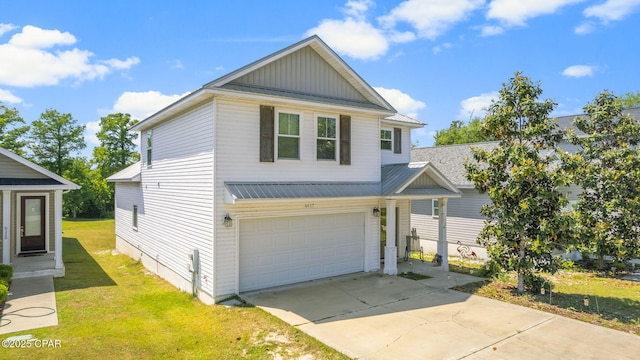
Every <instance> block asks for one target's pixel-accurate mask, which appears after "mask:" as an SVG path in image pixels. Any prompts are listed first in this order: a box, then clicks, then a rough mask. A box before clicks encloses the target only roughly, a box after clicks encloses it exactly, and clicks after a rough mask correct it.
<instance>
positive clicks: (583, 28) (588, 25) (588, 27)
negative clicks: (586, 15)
mask: <svg viewBox="0 0 640 360" xmlns="http://www.w3.org/2000/svg"><path fill="white" fill-rule="evenodd" d="M594 29H595V26H594V24H593V23H592V22H590V21H585V22H583V23H582V24H580V25H578V26H576V28H575V29H573V33H574V34H576V35H585V34H589V33H590V32H592V31H593V30H594Z"/></svg>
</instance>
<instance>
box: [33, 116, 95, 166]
mask: <svg viewBox="0 0 640 360" xmlns="http://www.w3.org/2000/svg"><path fill="white" fill-rule="evenodd" d="M84 129H85V127H84V125H77V121H76V120H75V119H74V118H73V117H72V116H71V114H60V113H59V112H58V111H57V110H54V109H48V110H47V111H45V112H43V113H42V114H41V115H40V118H39V119H38V120H35V121H33V122H32V123H31V135H30V140H31V143H30V144H29V148H30V149H31V151H32V152H33V158H34V160H35V162H36V163H38V164H39V165H40V166H42V167H44V168H46V169H48V170H50V171H52V172H54V173H56V174H58V175H62V173H64V171H65V170H67V168H68V167H69V166H70V164H71V159H72V157H73V155H75V154H76V153H77V152H79V151H80V150H82V149H84V148H85V147H86V146H87V145H86V143H85V141H84Z"/></svg>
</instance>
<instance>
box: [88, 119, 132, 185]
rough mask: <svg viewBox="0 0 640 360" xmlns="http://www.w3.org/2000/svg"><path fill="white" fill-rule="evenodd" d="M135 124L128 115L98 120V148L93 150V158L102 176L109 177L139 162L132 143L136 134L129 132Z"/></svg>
mask: <svg viewBox="0 0 640 360" xmlns="http://www.w3.org/2000/svg"><path fill="white" fill-rule="evenodd" d="M137 122H138V121H137V120H132V119H131V116H130V115H129V114H122V113H117V114H109V115H107V116H104V117H102V118H101V119H100V131H98V133H97V134H96V136H97V137H98V140H100V146H98V147H96V148H95V149H94V150H93V158H94V162H95V163H96V164H97V166H98V169H100V172H101V173H102V176H104V177H108V176H111V175H113V174H114V173H116V172H118V171H120V170H122V169H124V168H126V167H127V166H129V165H131V164H133V163H135V162H136V161H138V160H140V154H139V153H138V152H137V151H136V144H135V143H134V141H135V140H136V139H137V138H138V133H136V132H131V131H129V128H130V127H131V126H133V125H135V124H136V123H137Z"/></svg>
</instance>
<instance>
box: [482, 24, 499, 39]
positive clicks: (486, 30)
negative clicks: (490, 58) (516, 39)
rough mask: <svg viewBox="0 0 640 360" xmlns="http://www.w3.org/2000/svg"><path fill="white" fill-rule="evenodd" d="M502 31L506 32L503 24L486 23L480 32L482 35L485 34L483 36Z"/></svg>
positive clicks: (497, 33)
mask: <svg viewBox="0 0 640 360" xmlns="http://www.w3.org/2000/svg"><path fill="white" fill-rule="evenodd" d="M502 33H504V28H503V27H502V26H495V25H485V26H483V27H482V32H481V33H480V36H483V37H486V36H494V35H500V34H502Z"/></svg>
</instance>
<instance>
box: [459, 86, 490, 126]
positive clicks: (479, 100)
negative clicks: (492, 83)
mask: <svg viewBox="0 0 640 360" xmlns="http://www.w3.org/2000/svg"><path fill="white" fill-rule="evenodd" d="M499 96H500V94H499V93H498V92H497V91H493V92H490V93H486V94H480V95H479V96H472V97H470V98H468V99H464V100H462V101H461V102H460V112H459V113H458V119H459V120H462V121H468V120H471V119H473V118H476V117H484V116H485V115H486V113H487V109H488V108H489V105H491V103H492V102H493V101H494V100H498V97H499Z"/></svg>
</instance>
